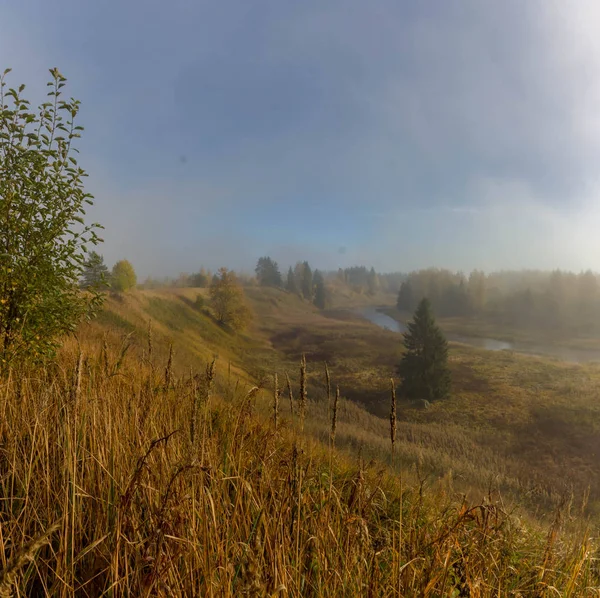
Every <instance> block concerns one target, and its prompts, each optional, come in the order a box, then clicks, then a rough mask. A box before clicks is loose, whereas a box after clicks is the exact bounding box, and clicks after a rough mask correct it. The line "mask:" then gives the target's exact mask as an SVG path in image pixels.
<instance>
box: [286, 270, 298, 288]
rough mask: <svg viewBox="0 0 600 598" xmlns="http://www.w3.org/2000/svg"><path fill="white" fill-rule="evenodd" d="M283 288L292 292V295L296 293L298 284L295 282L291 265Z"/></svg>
mask: <svg viewBox="0 0 600 598" xmlns="http://www.w3.org/2000/svg"><path fill="white" fill-rule="evenodd" d="M285 288H286V289H287V290H288V291H289V292H290V293H293V294H294V295H297V294H298V285H297V284H296V275H295V274H294V271H293V270H292V267H291V266H290V269H289V270H288V273H287V282H286V284H285Z"/></svg>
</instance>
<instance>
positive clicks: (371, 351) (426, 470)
mask: <svg viewBox="0 0 600 598" xmlns="http://www.w3.org/2000/svg"><path fill="white" fill-rule="evenodd" d="M186 293H188V292H186ZM186 293H174V294H173V293H154V292H144V293H133V294H131V295H126V296H125V297H124V299H123V300H122V301H119V300H117V299H111V300H110V301H109V304H108V306H107V309H108V311H109V312H110V313H113V314H114V315H111V316H104V320H103V321H102V322H96V323H94V324H93V325H90V326H87V327H85V328H82V329H81V330H80V332H79V333H78V341H75V340H72V341H69V342H68V343H66V345H65V347H64V349H63V351H62V352H61V354H60V356H59V359H58V360H57V362H56V363H55V364H49V365H48V366H47V367H45V368H36V369H25V370H22V371H12V372H11V373H10V374H9V376H8V378H6V379H3V380H2V381H1V386H0V426H1V428H0V432H1V434H0V439H1V444H0V472H1V474H2V475H1V476H0V485H1V492H2V501H1V502H0V517H1V523H2V526H1V535H0V558H1V559H2V562H1V563H0V565H1V567H2V570H3V573H2V574H0V596H4V595H11V592H13V593H14V594H16V595H51V596H73V595H77V596H125V595H128V596H129V595H131V596H198V595H200V596H244V595H247V596H265V595H266V596H277V595H281V596H286V595H289V596H340V595H341V596H468V595H470V596H505V595H513V596H519V595H520V596H556V595H561V596H579V595H590V596H591V595H598V592H597V591H596V590H594V588H595V587H597V586H598V585H599V584H600V577H599V572H598V569H597V567H596V564H595V563H596V556H597V539H596V537H595V536H594V535H593V534H592V533H591V532H590V531H589V529H588V525H590V516H592V515H593V512H594V511H593V506H594V505H593V503H594V501H595V500H597V492H598V489H597V488H596V486H594V485H593V484H592V487H591V489H590V504H591V507H590V506H589V505H588V504H587V503H586V501H585V492H579V488H580V486H574V488H575V492H574V493H573V494H574V496H575V500H572V501H571V500H570V496H571V489H569V488H567V489H566V490H567V491H563V490H562V489H561V487H560V481H559V480H558V479H557V478H556V477H555V476H558V475H559V474H560V475H562V476H563V478H564V475H565V471H571V473H572V474H573V475H575V474H576V477H577V479H579V481H580V482H583V480H584V479H585V480H588V481H592V482H593V481H594V479H593V478H594V476H595V475H596V474H595V472H596V469H595V467H596V466H595V460H594V459H593V458H592V457H591V455H590V457H589V459H588V460H586V456H585V455H586V452H590V451H591V448H590V446H591V445H590V443H591V442H592V440H593V438H594V435H595V432H596V427H595V426H596V422H597V421H598V419H599V418H598V414H597V411H596V407H595V397H596V396H597V391H598V383H599V380H600V372H599V371H598V370H597V369H595V368H594V367H593V366H586V367H582V366H567V365H561V364H558V363H551V362H544V361H542V360H536V359H533V358H525V357H519V356H511V355H501V354H500V355H497V354H493V360H492V361H489V359H488V358H489V354H487V353H485V352H481V351H476V350H469V349H467V348H460V349H457V350H456V351H454V350H453V352H452V368H453V372H454V374H455V385H456V388H455V392H454V396H453V399H452V400H451V401H449V402H447V403H443V404H439V405H438V404H436V405H434V406H433V407H432V408H430V409H428V410H416V409H410V408H409V407H408V406H406V405H404V404H403V403H402V402H401V401H399V402H398V405H397V419H398V421H397V433H396V442H395V445H396V448H395V454H396V456H395V458H394V460H393V461H392V454H391V453H392V452H391V441H390V424H389V420H388V419H387V416H388V415H389V407H390V390H389V375H387V374H389V371H388V370H389V368H390V367H392V366H393V362H394V359H393V358H392V357H388V358H387V359H386V360H384V361H382V362H380V361H379V360H380V358H383V356H384V354H385V350H386V348H387V347H389V349H390V351H391V350H392V347H394V346H395V345H396V344H397V338H396V337H395V336H394V335H392V334H391V333H386V332H385V331H379V330H378V329H376V328H375V327H373V326H370V325H367V324H365V323H363V322H360V321H356V320H354V318H353V317H350V318H347V317H346V315H343V314H340V313H337V314H335V313H334V314H331V313H326V314H325V315H323V314H319V313H318V312H316V311H315V310H313V309H312V307H310V306H308V305H306V304H305V303H303V302H301V301H299V300H296V299H295V298H290V297H289V296H287V295H286V294H284V293H280V294H277V293H276V292H275V293H271V292H270V291H266V292H264V291H258V290H257V291H255V293H251V297H250V299H251V301H252V303H253V306H254V310H255V312H256V319H255V324H254V328H253V329H252V330H250V331H249V332H248V333H247V334H246V335H245V336H243V337H241V338H239V337H235V336H233V335H231V334H229V333H227V332H226V331H224V330H223V329H221V328H219V327H218V326H216V324H214V322H213V321H212V320H211V318H210V317H208V316H207V315H206V314H203V313H201V312H198V311H197V310H194V308H193V307H192V306H190V305H188V303H187V302H186V299H193V298H194V297H192V296H191V295H190V297H188V296H187V294H186ZM157 299H159V300H160V301H157ZM150 312H151V313H152V316H153V323H152V343H149V339H148V334H147V322H148V315H149V314H150ZM115 316H117V317H115ZM123 322H127V323H128V325H127V326H125V325H123ZM286 326H291V327H292V328H293V329H294V331H295V332H294V334H293V335H288V336H285V335H284V336H283V337H281V334H282V333H283V332H284V329H285V327H286ZM310 331H312V333H311V332H310ZM311 334H313V335H314V336H311ZM223 335H225V336H223ZM104 339H105V340H104ZM171 341H172V342H173V343H174V353H173V356H172V363H171V366H169V365H168V363H169V361H170V358H169V355H170V350H169V346H170V342H171ZM303 342H306V351H303V349H302V343H303ZM327 342H329V344H327ZM355 342H356V343H358V348H353V347H354V343H355ZM323 343H325V345H326V347H325V350H326V351H328V352H329V351H330V352H331V357H332V359H331V360H330V364H329V365H330V381H331V383H332V387H331V388H334V387H335V385H337V384H340V388H341V389H342V393H341V397H340V398H339V406H338V409H337V413H336V430H335V447H333V446H332V443H331V436H332V435H331V410H330V406H329V404H328V400H327V390H326V378H325V372H324V369H323V367H322V364H321V363H320V358H321V357H322V356H321V355H319V354H318V350H323V349H322V348H321V345H322V344H323ZM344 351H346V353H347V356H346V355H345V353H344ZM303 352H304V353H305V354H306V357H307V366H306V368H307V371H306V380H307V386H306V393H307V398H306V405H305V407H306V416H305V422H304V433H301V432H300V428H301V427H302V426H301V422H300V421H299V417H298V415H297V414H298V407H299V404H298V400H299V399H300V396H301V393H300V392H299V385H300V357H301V354H302V353H303ZM215 353H218V354H219V357H218V359H217V360H216V362H214V366H211V365H210V364H211V363H213V359H214V355H215ZM315 355H316V356H317V357H318V358H319V359H317V358H316V357H315ZM262 359H264V362H263V366H262V367H263V369H264V370H265V371H269V372H270V374H271V377H270V378H269V382H268V384H266V385H265V386H260V385H259V386H260V387H259V386H257V385H256V383H257V382H259V380H258V379H257V378H255V377H254V375H253V374H252V373H251V370H252V369H253V368H256V367H257V363H258V361H260V360H262ZM207 364H208V366H207ZM230 364H233V365H232V366H231V367H230ZM363 365H364V366H366V371H367V372H368V374H363V373H361V372H362V371H361V370H360V369H359V368H360V366H363ZM354 367H356V370H355V371H354V374H352V369H353V368H354ZM286 371H288V372H289V374H290V378H291V385H292V388H293V394H294V399H293V401H292V408H293V411H294V415H293V416H292V414H291V409H290V408H289V401H288V400H287V399H286V400H283V396H284V395H282V396H281V401H280V403H279V406H278V418H277V419H278V426H277V429H275V426H274V422H273V409H274V404H273V401H274V394H273V387H272V384H273V378H272V375H273V374H274V373H279V381H280V386H283V385H282V380H283V379H284V378H285V372H286ZM380 377H381V387H382V388H381V390H380V389H379V387H378V386H377V385H376V388H375V390H374V391H372V393H371V394H369V391H368V390H366V389H367V388H368V385H369V384H370V383H371V382H373V381H375V379H377V380H379V379H380ZM342 382H343V384H342ZM352 383H353V384H354V389H353V390H354V392H356V393H360V392H363V391H364V392H365V393H366V396H365V397H363V401H362V404H363V405H367V406H368V405H369V403H370V402H371V401H380V402H381V405H377V406H376V408H373V409H372V410H371V412H369V411H368V410H366V409H364V408H363V407H361V406H360V405H358V404H356V403H355V402H353V401H350V400H349V393H348V392H347V389H348V388H349V387H350V385H351V384H352ZM377 384H379V382H377ZM384 389H385V390H384ZM384 392H385V393H386V394H385V395H384ZM332 395H333V393H332V391H330V393H329V396H330V398H331V397H332ZM536 397H537V399H536ZM379 411H380V412H382V413H384V412H385V414H386V419H383V418H381V417H378V416H377V415H376V414H375V412H379ZM583 422H585V423H583ZM578 443H579V444H578ZM567 447H571V449H570V452H565V454H564V455H563V454H562V451H564V450H565V449H566V448H567ZM549 455H553V458H554V459H555V460H556V461H555V463H554V467H555V471H554V470H552V467H551V465H552V463H551V462H550V461H549ZM561 459H562V460H563V461H562V462H561V461H560V460H561ZM400 466H401V467H402V475H401V476H399V475H398V473H399V470H398V468H399V467H400ZM579 468H580V469H581V471H580V470H579ZM519 472H522V474H523V477H522V478H520V477H519ZM527 475H531V476H532V478H533V479H536V480H537V478H538V477H540V478H541V481H540V483H542V484H546V485H547V486H548V487H549V488H551V489H552V488H553V492H550V493H549V495H548V496H535V495H534V494H531V495H528V494H527V493H528V492H530V487H529V486H528V485H527V484H525V483H524V480H525V479H526V476H527ZM498 476H500V477H498ZM579 476H580V477H579ZM490 478H494V479H492V480H490ZM521 482H523V483H522V485H521V486H519V483H521ZM552 485H553V486H552ZM581 488H583V486H581ZM465 491H467V492H466V494H467V496H465V493H464V492H465ZM513 493H514V496H520V497H521V498H523V500H525V501H526V500H528V501H529V503H528V506H529V509H518V510H517V509H515V507H511V506H510V497H511V494H513ZM536 510H537V511H538V516H535V515H536Z"/></svg>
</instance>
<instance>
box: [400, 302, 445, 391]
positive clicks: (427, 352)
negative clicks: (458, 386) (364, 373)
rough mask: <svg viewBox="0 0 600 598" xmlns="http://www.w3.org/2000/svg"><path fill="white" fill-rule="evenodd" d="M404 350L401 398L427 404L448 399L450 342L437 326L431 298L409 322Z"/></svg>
mask: <svg viewBox="0 0 600 598" xmlns="http://www.w3.org/2000/svg"><path fill="white" fill-rule="evenodd" d="M404 347H405V349H406V352H405V353H404V355H403V356H402V360H401V361H400V364H399V366H398V373H399V374H400V377H401V379H402V383H401V386H400V392H401V393H402V395H403V396H405V397H407V398H409V399H425V400H427V401H435V400H437V399H444V398H446V397H447V396H448V394H449V392H450V371H449V369H448V342H447V341H446V339H445V338H444V335H443V334H442V331H441V330H440V329H439V327H438V326H437V325H436V323H435V319H434V317H433V313H432V311H431V304H430V303H429V300H428V299H422V300H421V302H420V303H419V306H418V307H417V311H416V312H415V315H414V318H413V320H412V322H409V323H408V331H407V332H405V333H404Z"/></svg>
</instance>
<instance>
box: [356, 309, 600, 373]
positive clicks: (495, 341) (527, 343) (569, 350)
mask: <svg viewBox="0 0 600 598" xmlns="http://www.w3.org/2000/svg"><path fill="white" fill-rule="evenodd" d="M361 314H362V316H363V317H365V318H366V319H367V320H369V321H370V322H372V323H373V324H376V325H377V326H380V327H381V328H385V329H388V330H392V331H394V332H400V333H401V332H404V329H405V323H406V322H407V321H408V320H410V318H411V317H412V314H409V313H408V312H401V311H398V310H397V309H396V308H394V307H390V306H381V307H378V308H374V307H370V308H367V309H363V310H362V311H361ZM377 314H378V315H377ZM437 321H438V324H439V326H440V328H441V329H442V331H443V332H444V333H445V335H446V337H447V338H448V340H449V341H450V342H454V343H461V344H464V345H469V346H471V347H477V348H479V349H485V350H487V351H515V352H517V353H523V354H528V355H537V356H542V357H548V358H551V359H558V360H559V361H567V362H571V363H588V362H600V339H597V338H575V339H574V338H570V339H563V340H561V339H559V338H557V337H556V336H545V335H541V334H540V335H537V336H536V335H534V333H532V332H530V331H507V330H499V329H498V328H497V327H494V326H493V325H491V324H490V323H489V322H483V321H481V320H477V319H473V318H439V319H438V320H437Z"/></svg>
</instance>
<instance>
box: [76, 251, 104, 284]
mask: <svg viewBox="0 0 600 598" xmlns="http://www.w3.org/2000/svg"><path fill="white" fill-rule="evenodd" d="M107 282H108V268H107V267H106V264H105V263H104V257H102V256H101V255H100V254H99V253H96V252H95V251H90V252H89V254H88V258H87V260H86V261H85V262H84V264H83V274H82V276H81V287H82V288H84V289H100V288H101V287H103V286H104V285H105V284H107Z"/></svg>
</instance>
